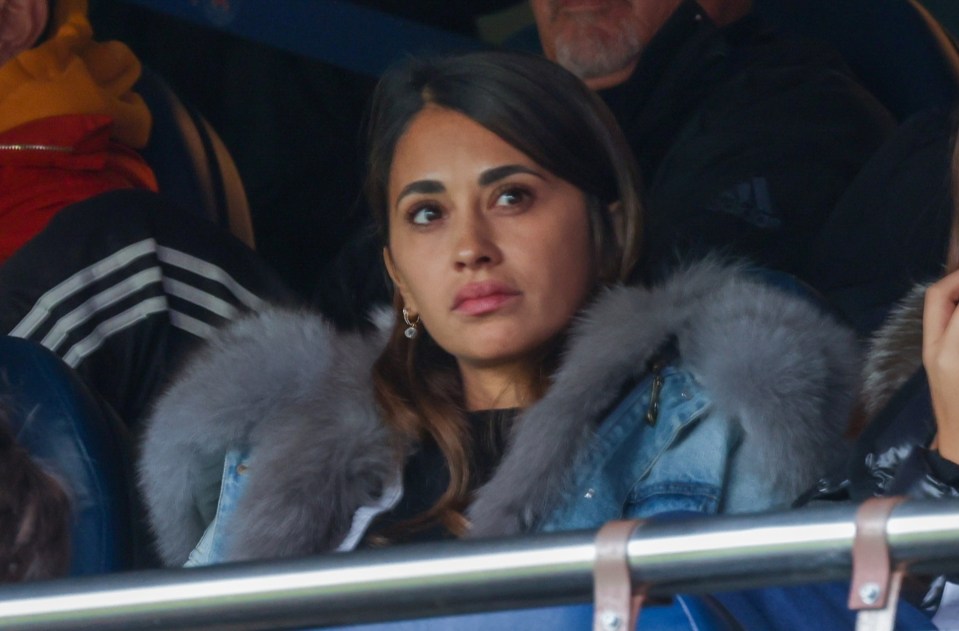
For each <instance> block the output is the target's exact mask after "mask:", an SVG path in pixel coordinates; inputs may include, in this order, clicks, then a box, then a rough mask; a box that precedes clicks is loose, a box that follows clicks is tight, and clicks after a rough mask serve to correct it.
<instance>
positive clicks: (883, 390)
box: [797, 285, 959, 504]
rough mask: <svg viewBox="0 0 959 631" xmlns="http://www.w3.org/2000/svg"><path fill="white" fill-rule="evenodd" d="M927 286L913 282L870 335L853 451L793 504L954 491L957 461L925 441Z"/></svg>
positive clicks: (931, 424) (928, 407)
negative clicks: (865, 420)
mask: <svg viewBox="0 0 959 631" xmlns="http://www.w3.org/2000/svg"><path fill="white" fill-rule="evenodd" d="M925 289H926V286H925V285H920V286H917V287H916V288H914V289H913V290H912V292H910V293H909V295H908V296H907V297H906V298H905V299H904V300H903V301H902V302H901V303H900V304H899V306H898V307H897V308H896V309H895V310H894V311H893V313H892V314H891V315H890V317H889V319H888V321H887V322H886V324H885V325H884V326H883V327H882V328H880V329H879V330H878V331H877V332H876V334H875V336H874V337H873V340H872V343H871V346H870V349H869V353H868V355H867V360H866V364H865V375H864V379H863V383H864V397H863V398H864V407H865V411H866V413H867V415H869V416H870V417H872V421H871V422H870V423H869V426H868V427H867V428H866V430H865V431H864V432H863V433H862V435H861V436H860V437H859V438H858V440H857V441H856V445H855V447H854V449H853V453H852V456H851V457H850V458H849V460H848V461H847V462H846V463H845V464H844V465H843V467H842V468H841V469H840V470H838V471H836V472H835V474H833V475H831V476H828V477H826V478H823V479H822V480H820V482H819V484H818V485H817V487H816V488H815V489H812V490H810V491H809V492H808V493H806V494H805V495H804V496H803V497H802V498H800V500H799V501H798V502H797V504H805V503H808V502H810V501H814V500H852V501H857V502H858V501H864V500H866V499H869V498H870V497H874V496H879V495H907V496H910V497H922V498H938V497H959V464H956V463H954V462H951V461H949V460H946V459H945V458H943V457H942V456H940V455H939V453H938V452H936V451H934V450H931V449H929V448H928V445H929V444H930V443H931V442H932V439H933V437H934V436H935V434H936V420H935V416H934V415H933V411H932V401H931V400H930V397H929V383H928V381H927V379H926V373H925V371H924V370H923V369H922V304H923V295H924V293H925Z"/></svg>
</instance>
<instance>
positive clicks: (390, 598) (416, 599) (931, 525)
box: [0, 500, 959, 630]
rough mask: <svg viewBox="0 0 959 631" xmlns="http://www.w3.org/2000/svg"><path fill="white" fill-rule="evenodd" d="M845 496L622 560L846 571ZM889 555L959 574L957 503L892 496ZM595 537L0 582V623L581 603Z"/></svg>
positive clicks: (645, 568)
mask: <svg viewBox="0 0 959 631" xmlns="http://www.w3.org/2000/svg"><path fill="white" fill-rule="evenodd" d="M855 509H856V506H854V505H835V506H822V507H815V508H809V509H804V510H801V511H789V512H782V513H771V514H759V515H737V516H720V517H709V518H707V517H694V518H684V519H675V520H662V521H652V522H649V523H647V524H646V525H644V526H643V527H642V528H641V529H640V530H639V531H637V533H636V534H635V535H634V537H633V539H632V540H631V542H630V545H629V554H630V564H631V568H632V572H633V574H634V577H635V578H636V579H637V580H644V581H649V583H650V585H651V588H650V593H652V594H653V595H669V594H673V593H677V592H686V593H704V592H718V591H727V590H731V589H738V588H757V587H766V586H777V585H795V584H801V583H811V582H820V581H835V580H843V579H848V577H849V574H850V569H851V555H850V549H851V545H852V541H853V535H854V532H855V526H854V521H853V520H854V514H855ZM887 532H888V539H889V543H890V550H891V554H892V556H893V559H894V561H895V562H897V563H898V562H908V563H909V565H910V567H911V568H913V569H914V570H915V571H917V572H921V573H933V574H939V573H949V572H955V571H956V570H957V569H959V501H956V500H942V501H936V502H930V501H924V502H919V501H913V502H906V503H903V504H901V505H899V506H898V507H897V508H896V509H895V511H894V512H893V515H892V517H891V518H890V520H889V522H888V525H887ZM594 536H595V533H594V532H590V531H579V532H573V533H559V534H552V535H537V536H532V537H526V538H514V539H498V540H485V541H484V540H477V541H457V542H445V543H438V544H429V545H415V546H414V545H410V546H396V547H393V548H388V549H384V550H370V551H361V552H355V553H350V554H333V555H326V556H322V557H314V558H309V559H298V560H294V561H283V562H270V563H247V564H233V565H223V566H218V567H210V568H198V569H190V570H182V569H179V570H157V571H153V572H139V573H127V574H112V575H104V576H97V577H86V578H78V579H70V580H63V581H50V582H47V583H31V584H22V585H15V586H8V587H3V588H0V629H18V630H31V629H44V630H59V629H90V628H96V629H128V628H164V629H167V628H169V629H174V628H197V629H199V628H214V627H215V628H231V629H264V628H271V627H283V628H289V627H295V626H298V627H301V628H302V627H308V626H312V627H317V626H332V625H343V624H354V623H361V622H375V621H383V620H402V619H410V618H425V617H430V616H438V615H450V614H456V613H468V612H480V611H493V610H500V609H512V608H518V607H537V606H545V605H556V604H562V603H578V602H586V601H588V600H589V599H590V598H591V591H592V564H593V558H594V554H595V546H594V544H593V538H594Z"/></svg>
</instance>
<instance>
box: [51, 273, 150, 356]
mask: <svg viewBox="0 0 959 631" xmlns="http://www.w3.org/2000/svg"><path fill="white" fill-rule="evenodd" d="M162 278H163V274H162V273H161V272H160V268H159V267H150V268H147V269H145V270H143V271H142V272H139V273H137V274H134V275H133V276H130V277H129V278H125V279H124V280H123V281H122V282H119V283H117V284H116V285H114V286H113V287H110V288H109V289H106V290H104V291H101V292H100V293H99V294H97V295H95V296H94V297H93V298H90V299H89V300H87V301H86V302H84V303H83V304H81V305H80V306H79V307H77V308H76V309H74V310H73V311H71V312H70V313H68V314H67V315H65V316H63V317H62V318H60V319H59V320H57V324H56V326H54V327H53V328H52V329H50V332H49V333H47V334H46V336H45V337H44V338H43V340H41V342H40V343H41V344H43V345H44V346H46V347H47V348H49V349H50V350H52V351H54V352H56V351H57V349H58V348H59V347H60V345H61V344H63V342H64V340H66V338H67V337H68V336H69V335H70V331H72V330H73V328H74V327H77V326H80V325H81V324H83V323H84V322H86V321H88V320H89V319H90V318H92V317H93V316H95V315H96V313H97V311H100V310H101V309H105V308H107V307H109V306H110V305H112V304H115V303H117V302H119V301H120V300H123V299H124V298H126V297H127V296H132V295H133V294H135V293H136V292H138V291H140V290H141V289H143V288H144V287H146V286H147V285H150V284H151V283H157V282H160V280H162Z"/></svg>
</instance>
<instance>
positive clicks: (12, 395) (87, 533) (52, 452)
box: [0, 336, 142, 576]
mask: <svg viewBox="0 0 959 631" xmlns="http://www.w3.org/2000/svg"><path fill="white" fill-rule="evenodd" d="M0 375H2V381H0V384H2V385H0V396H2V397H3V399H4V402H5V403H6V404H7V405H8V406H9V407H10V408H11V411H10V412H11V419H10V421H11V428H12V431H13V433H14V436H15V437H16V440H17V441H18V442H19V443H20V444H21V445H22V446H24V447H25V448H26V449H27V451H28V452H30V454H31V455H32V456H33V458H34V459H36V460H37V461H38V462H40V463H41V464H42V465H43V466H44V467H45V468H46V469H47V470H49V471H50V472H51V473H53V474H54V475H55V476H56V477H57V479H59V480H60V481H61V482H63V483H64V485H65V487H66V489H67V494H68V496H69V497H70V502H71V508H72V513H73V528H72V530H71V537H72V549H73V556H72V563H71V570H70V574H71V575H73V576H76V575H83V574H100V573H105V572H115V571H119V570H124V569H129V568H132V567H136V566H139V565H142V558H141V557H140V555H139V550H141V549H142V548H141V546H139V545H138V543H139V541H140V537H138V536H137V535H136V534H135V532H136V531H135V527H134V524H135V520H134V518H133V515H134V513H133V506H134V501H133V495H132V491H133V487H132V484H131V482H132V468H131V458H130V456H131V452H130V442H129V437H128V435H127V433H126V430H125V428H124V427H123V425H122V424H121V423H120V422H119V420H118V419H117V418H116V417H115V416H114V415H113V414H112V413H111V412H110V410H108V409H106V408H105V407H104V406H103V405H101V404H100V403H99V402H98V401H97V400H96V399H95V398H94V397H93V396H92V395H91V394H90V392H89V391H88V390H87V389H86V387H85V386H84V385H83V384H82V383H81V382H80V381H79V379H78V378H77V377H76V376H75V375H74V374H73V371H72V370H71V369H70V368H69V367H68V366H67V365H66V364H64V363H63V362H61V361H60V359H59V358H57V357H56V356H55V355H53V354H52V353H51V352H49V351H48V350H47V349H45V348H44V347H42V346H40V345H39V344H35V343H33V342H29V341H27V340H22V339H19V338H14V337H8V336H4V337H2V338H0Z"/></svg>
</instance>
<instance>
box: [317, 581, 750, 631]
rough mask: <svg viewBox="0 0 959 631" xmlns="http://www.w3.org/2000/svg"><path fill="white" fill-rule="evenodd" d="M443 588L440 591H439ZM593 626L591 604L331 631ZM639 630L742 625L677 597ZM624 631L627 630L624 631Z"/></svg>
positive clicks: (715, 629) (718, 629)
mask: <svg viewBox="0 0 959 631" xmlns="http://www.w3.org/2000/svg"><path fill="white" fill-rule="evenodd" d="M438 589H441V588H438ZM592 623H593V606H592V605H564V606H557V607H538V608H535V609H512V610H508V611H496V612H492V613H480V614H467V615H461V616H442V617H439V618H418V619H414V620H406V621H401V622H383V623H379V624H361V625H351V626H345V627H336V628H335V629H331V631H441V630H445V629H457V630H458V631H486V630H487V629H523V630H524V631H582V630H583V629H590V628H591V627H592ZM638 628H639V629H655V630H656V631H696V630H698V631H732V630H733V629H738V628H739V626H738V624H736V622H735V621H734V620H733V618H732V617H730V616H729V614H728V613H727V612H726V610H725V608H723V607H722V606H720V605H719V604H718V602H716V601H715V600H713V599H712V598H698V597H692V596H677V597H676V598H675V599H674V600H673V602H672V603H670V604H667V605H651V606H647V607H644V608H643V610H642V612H641V613H640V616H639V624H638ZM623 631H626V629H624V630H623Z"/></svg>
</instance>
